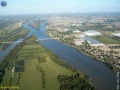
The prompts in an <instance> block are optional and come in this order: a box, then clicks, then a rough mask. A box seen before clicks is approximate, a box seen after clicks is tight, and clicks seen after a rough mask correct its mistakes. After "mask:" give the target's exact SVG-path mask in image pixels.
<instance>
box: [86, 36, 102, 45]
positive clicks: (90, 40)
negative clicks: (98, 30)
mask: <svg viewBox="0 0 120 90" xmlns="http://www.w3.org/2000/svg"><path fill="white" fill-rule="evenodd" d="M84 39H85V40H86V41H87V42H88V43H89V44H90V45H91V46H102V45H104V44H103V43H101V42H99V41H97V40H95V39H93V38H91V37H84Z"/></svg>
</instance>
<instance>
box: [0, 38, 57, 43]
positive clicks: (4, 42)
mask: <svg viewBox="0 0 120 90" xmlns="http://www.w3.org/2000/svg"><path fill="white" fill-rule="evenodd" d="M50 39H51V40H53V38H43V39H37V40H36V41H45V40H50ZM54 40H57V39H54ZM19 42H22V41H11V42H0V44H8V43H10V44H11V43H19Z"/></svg>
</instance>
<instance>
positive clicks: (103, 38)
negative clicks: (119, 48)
mask: <svg viewBox="0 0 120 90" xmlns="http://www.w3.org/2000/svg"><path fill="white" fill-rule="evenodd" d="M93 38H94V39H96V40H98V41H100V42H102V43H104V44H120V41H117V40H114V39H112V38H110V37H107V36H105V35H103V36H100V37H93Z"/></svg>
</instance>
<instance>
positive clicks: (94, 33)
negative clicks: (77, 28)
mask: <svg viewBox="0 0 120 90" xmlns="http://www.w3.org/2000/svg"><path fill="white" fill-rule="evenodd" d="M84 34H85V35H87V36H101V35H102V34H101V33H100V32H98V31H95V30H89V31H85V32H84Z"/></svg>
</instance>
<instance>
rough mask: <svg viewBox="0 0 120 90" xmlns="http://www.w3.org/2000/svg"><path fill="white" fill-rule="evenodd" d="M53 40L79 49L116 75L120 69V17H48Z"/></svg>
mask: <svg viewBox="0 0 120 90" xmlns="http://www.w3.org/2000/svg"><path fill="white" fill-rule="evenodd" d="M47 20H48V23H47V27H46V30H47V31H46V33H47V34H48V35H49V37H51V38H53V39H57V40H58V41H60V42H62V43H64V44H67V45H70V46H73V47H75V48H76V49H77V50H78V51H79V52H83V53H85V54H87V55H89V56H91V57H94V58H95V59H97V60H99V61H100V62H103V63H105V65H106V66H108V67H109V68H110V69H112V70H113V71H116V70H117V68H119V67H120V16H118V15H117V14H109V15H104V14H99V15H98V14H97V15H96V14H87V15H86V14H85V15H84V14H82V15H81V14H78V15H75V16H72V15H61V16H57V15H56V16H51V17H47Z"/></svg>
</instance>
